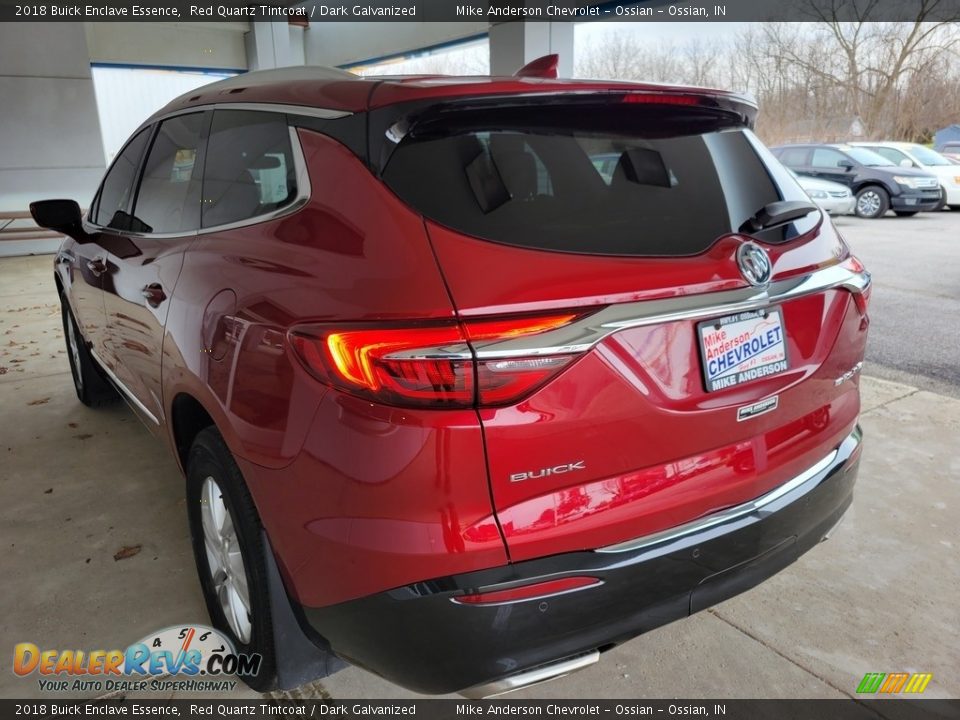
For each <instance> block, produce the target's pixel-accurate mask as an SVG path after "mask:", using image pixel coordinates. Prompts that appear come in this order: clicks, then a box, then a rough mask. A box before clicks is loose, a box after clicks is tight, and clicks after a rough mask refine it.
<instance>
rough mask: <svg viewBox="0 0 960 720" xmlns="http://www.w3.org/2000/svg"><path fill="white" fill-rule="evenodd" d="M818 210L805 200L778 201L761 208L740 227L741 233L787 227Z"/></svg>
mask: <svg viewBox="0 0 960 720" xmlns="http://www.w3.org/2000/svg"><path fill="white" fill-rule="evenodd" d="M818 209H819V208H817V206H816V205H814V204H813V203H808V202H805V201H803V200H778V201H777V202H772V203H769V204H767V205H764V206H763V207H762V208H760V209H759V210H758V211H757V213H756V215H754V216H753V217H752V218H749V219H748V220H747V221H746V222H744V223H743V225H741V226H740V232H748V233H749V232H759V231H760V230H768V229H769V228H773V227H777V226H778V225H785V224H787V223H788V222H792V221H793V220H799V219H800V218H802V217H804V216H806V215H809V214H810V213H812V212H817V211H818Z"/></svg>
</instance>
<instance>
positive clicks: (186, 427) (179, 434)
mask: <svg viewBox="0 0 960 720" xmlns="http://www.w3.org/2000/svg"><path fill="white" fill-rule="evenodd" d="M171 419H172V420H173V440H174V443H176V446H177V457H178V458H179V459H180V467H182V468H183V469H184V472H186V469H187V456H188V455H189V453H190V446H191V445H193V441H194V440H195V439H196V437H197V435H199V434H200V431H201V430H203V429H204V428H207V427H210V426H211V425H213V424H214V422H213V418H211V417H210V414H209V413H208V412H207V411H206V410H205V409H204V407H203V405H201V404H200V403H199V401H197V399H196V398H194V397H192V396H191V395H186V394H183V393H181V394H180V395H177V396H176V397H175V398H174V399H173V408H172V412H171Z"/></svg>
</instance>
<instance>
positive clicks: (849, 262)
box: [843, 255, 873, 315]
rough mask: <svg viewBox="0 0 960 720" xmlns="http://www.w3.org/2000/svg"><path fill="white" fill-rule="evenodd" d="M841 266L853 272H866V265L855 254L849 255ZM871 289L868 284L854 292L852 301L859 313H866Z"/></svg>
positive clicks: (871, 286)
mask: <svg viewBox="0 0 960 720" xmlns="http://www.w3.org/2000/svg"><path fill="white" fill-rule="evenodd" d="M843 266H844V267H845V268H847V269H849V270H852V271H853V272H855V273H864V272H866V270H867V268H866V266H865V265H864V264H863V263H862V262H860V258H858V257H857V256H856V255H850V257H848V258H847V259H846V260H844V261H843ZM872 291H873V285H872V284H868V285H867V286H866V287H865V288H864V289H863V291H861V292H858V293H854V295H853V301H854V303H856V305H857V310H859V311H860V314H861V315H866V314H867V308H868V307H869V305H870V293H871V292H872Z"/></svg>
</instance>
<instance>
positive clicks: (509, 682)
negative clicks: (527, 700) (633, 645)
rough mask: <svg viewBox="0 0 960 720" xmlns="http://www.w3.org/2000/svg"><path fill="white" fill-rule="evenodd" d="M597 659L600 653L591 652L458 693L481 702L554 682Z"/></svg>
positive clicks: (597, 651) (596, 651)
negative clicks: (549, 681) (532, 686)
mask: <svg viewBox="0 0 960 720" xmlns="http://www.w3.org/2000/svg"><path fill="white" fill-rule="evenodd" d="M599 659H600V651H599V650H592V651H591V652H588V653H586V654H584V655H578V656H577V657H573V658H567V659H565V660H560V661H558V662H555V663H552V664H550V665H544V666H542V667H538V668H534V669H533V670H527V671H526V672H522V673H519V674H517V675H511V676H510V677H505V678H502V679H500V680H494V681H493V682H491V683H486V684H484V685H475V686H474V687H472V688H468V689H466V690H462V691H460V694H461V695H462V696H463V697H465V698H470V699H471V700H482V699H483V698H488V697H494V696H495V695H503V694H504V693H508V692H512V691H514V690H519V689H520V688H525V687H530V686H531V685H538V684H540V683H544V682H547V681H548V680H556V679H557V678H561V677H563V676H564V675H569V674H570V673H572V672H576V671H577V670H582V669H583V668H585V667H589V666H590V665H593V664H594V663H596V662H597V661H598V660H599Z"/></svg>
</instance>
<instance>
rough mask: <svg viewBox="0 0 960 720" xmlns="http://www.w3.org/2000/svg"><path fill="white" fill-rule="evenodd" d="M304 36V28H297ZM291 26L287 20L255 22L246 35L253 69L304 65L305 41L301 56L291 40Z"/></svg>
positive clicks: (248, 57) (300, 52) (248, 56)
mask: <svg viewBox="0 0 960 720" xmlns="http://www.w3.org/2000/svg"><path fill="white" fill-rule="evenodd" d="M295 30H296V31H297V32H299V33H300V34H301V36H302V32H303V31H302V29H300V28H295ZM290 33H291V27H290V25H288V24H287V23H285V22H253V23H250V32H248V33H247V35H246V45H247V64H248V66H249V68H250V69H251V70H270V69H272V68H279V67H289V66H290V65H303V47H302V45H303V43H302V40H301V42H300V49H299V57H297V55H298V53H297V52H296V51H295V48H294V43H293V42H291V37H290Z"/></svg>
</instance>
